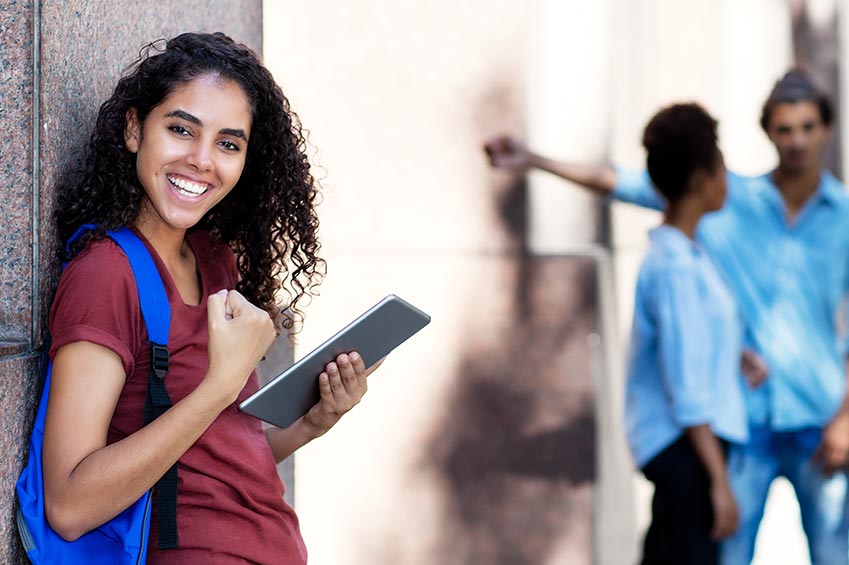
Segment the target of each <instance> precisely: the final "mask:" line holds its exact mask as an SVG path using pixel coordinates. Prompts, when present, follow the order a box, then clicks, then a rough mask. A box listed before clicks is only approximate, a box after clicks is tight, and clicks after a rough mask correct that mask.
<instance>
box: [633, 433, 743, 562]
mask: <svg viewBox="0 0 849 565" xmlns="http://www.w3.org/2000/svg"><path fill="white" fill-rule="evenodd" d="M723 448H724V449H726V448H727V445H725V444H723ZM643 474H644V475H645V476H646V478H647V479H648V480H650V481H651V482H652V483H654V489H655V490H654V498H653V499H652V521H651V525H650V526H649V529H648V532H647V533H646V539H645V543H644V544H643V561H642V563H643V565H716V564H717V563H718V562H719V544H718V543H717V542H715V541H713V540H711V538H710V531H711V529H712V528H713V506H712V505H711V501H710V478H709V477H708V474H707V471H706V470H705V468H704V465H703V464H702V462H701V460H700V459H699V457H698V455H697V454H696V451H695V449H693V444H692V443H691V442H690V440H689V438H688V437H687V436H686V435H684V436H681V438H679V439H678V440H677V441H676V442H675V443H673V444H672V445H670V446H669V447H667V448H666V449H664V450H663V451H662V452H660V454H658V455H657V456H656V457H655V458H654V459H652V460H651V461H649V462H648V463H647V464H646V466H645V467H643Z"/></svg>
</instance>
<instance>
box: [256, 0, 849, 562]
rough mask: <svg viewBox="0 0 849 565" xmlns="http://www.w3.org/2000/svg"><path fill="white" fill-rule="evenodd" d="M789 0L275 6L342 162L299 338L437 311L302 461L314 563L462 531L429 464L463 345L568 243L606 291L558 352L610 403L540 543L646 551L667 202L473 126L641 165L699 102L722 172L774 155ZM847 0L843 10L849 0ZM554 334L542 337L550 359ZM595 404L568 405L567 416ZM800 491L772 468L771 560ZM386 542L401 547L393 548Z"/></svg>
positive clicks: (426, 544) (290, 80)
mask: <svg viewBox="0 0 849 565" xmlns="http://www.w3.org/2000/svg"><path fill="white" fill-rule="evenodd" d="M823 1H825V0H823ZM820 3H822V2H820ZM791 4H792V2H790V1H786V2H782V1H778V2H776V1H774V0H745V1H740V0H694V1H690V2H686V3H682V2H680V1H678V0H640V1H639V2H634V1H633V0H602V1H596V2H586V1H579V0H570V1H555V0H535V1H534V2H519V1H515V2H496V3H492V2H483V1H480V2H478V1H473V2H464V3H458V2H453V3H452V2H435V3H434V2H431V3H427V4H422V3H417V2H412V1H400V2H398V1H395V2H373V1H372V2H353V3H345V4H344V5H340V6H337V7H335V9H334V10H333V11H328V10H322V9H320V8H319V7H313V6H310V5H308V4H306V3H301V2H266V5H265V9H266V11H265V22H264V24H265V39H266V43H265V47H266V55H267V57H268V62H269V64H270V66H271V67H272V69H273V71H274V72H275V75H276V76H277V77H278V79H279V80H280V82H281V83H282V84H283V86H284V89H286V90H287V93H288V94H289V95H290V98H291V99H292V101H293V103H294V105H295V108H296V109H297V110H298V111H299V112H300V113H301V115H302V117H303V119H304V122H305V123H306V125H307V127H308V129H311V130H312V131H313V135H312V141H313V142H314V143H315V145H316V146H317V147H318V154H317V156H316V157H317V162H318V163H320V165H321V166H322V167H323V168H322V169H320V170H321V171H326V177H325V178H324V184H325V186H326V188H327V191H326V202H325V203H324V205H323V206H322V208H321V212H320V214H321V218H322V221H323V224H322V225H323V228H322V233H323V236H324V241H325V243H326V252H327V256H328V258H329V260H330V265H331V271H330V277H329V279H328V282H327V285H326V286H325V288H324V292H323V296H322V297H321V298H319V299H318V300H316V302H315V304H314V305H313V306H312V307H311V308H310V311H309V313H308V325H307V328H306V330H305V332H304V334H303V338H302V344H303V347H302V349H301V350H300V351H301V352H303V351H305V350H306V349H308V348H309V346H310V345H312V344H314V343H317V342H318V341H320V340H321V339H322V338H323V337H325V336H326V335H327V334H328V333H330V332H331V331H332V329H333V328H335V327H336V326H338V325H339V324H341V323H343V322H344V321H345V320H347V319H348V318H349V317H350V316H352V315H354V314H356V313H357V312H358V311H360V310H362V309H363V308H365V307H366V306H368V305H370V304H371V303H372V302H374V301H375V300H377V299H378V298H379V297H380V296H382V295H383V294H384V293H385V292H388V291H394V292H398V293H399V294H401V295H402V296H406V297H408V298H409V299H410V300H411V301H413V302H414V303H417V304H419V305H420V306H421V307H422V308H424V309H425V310H427V311H429V312H430V313H431V314H432V315H433V316H434V322H433V324H432V325H431V326H430V327H429V328H428V329H427V330H426V332H425V333H423V334H421V335H419V336H417V337H416V338H414V339H413V341H411V342H410V343H408V344H407V345H405V346H404V347H403V348H402V349H400V350H399V351H397V352H396V353H395V354H393V356H392V357H391V358H390V360H389V361H388V362H387V365H386V366H385V367H384V368H383V369H381V372H380V373H378V374H377V375H375V378H374V382H373V386H372V390H371V392H370V393H369V396H368V397H367V399H366V400H365V401H364V403H363V406H361V407H360V408H358V410H357V411H356V412H354V413H352V414H350V415H349V416H346V418H345V420H344V421H343V424H342V425H341V426H340V428H338V429H337V430H334V431H333V432H332V433H331V434H330V436H329V437H327V438H324V439H322V440H321V441H319V442H316V443H315V444H314V445H311V446H308V447H307V448H306V449H304V450H303V452H302V453H300V454H299V456H298V457H299V459H298V468H297V487H296V491H297V493H296V494H297V500H298V511H299V514H300V515H301V517H302V520H303V527H304V533H305V535H306V537H307V542H308V544H309V546H310V548H311V550H312V555H313V562H315V563H319V564H321V563H368V562H369V559H374V558H375V556H376V555H379V556H380V558H381V559H384V560H385V562H387V563H389V562H392V563H426V562H430V561H429V559H432V558H433V556H434V555H435V554H434V553H433V551H434V544H438V543H439V542H440V540H443V541H444V540H445V539H446V538H445V537H441V535H442V534H441V525H440V521H442V522H446V523H448V524H453V523H454V522H453V521H452V520H453V518H452V517H451V509H452V508H455V507H454V506H452V505H451V501H450V500H448V499H447V494H446V493H450V492H451V491H450V490H446V489H445V488H442V486H444V485H441V484H440V481H441V480H442V479H440V476H439V474H438V473H434V472H433V469H432V467H429V464H431V463H432V459H431V458H436V455H433V454H429V453H428V451H427V448H428V446H431V447H432V446H433V445H434V442H433V434H434V427H435V426H437V425H438V424H439V423H441V422H445V421H446V420H445V418H444V412H445V411H446V410H456V409H458V408H456V406H457V405H456V404H455V403H453V400H452V399H454V398H455V396H456V394H455V393H456V390H457V387H458V381H460V382H462V380H463V379H464V378H465V377H466V374H465V373H464V370H465V368H466V367H467V364H466V363H467V361H468V359H469V356H470V355H471V357H472V358H474V359H477V360H478V361H479V362H480V361H481V360H482V361H483V363H485V362H486V359H487V356H489V357H490V358H491V357H492V356H493V351H503V350H504V349H505V348H506V346H505V341H504V339H503V336H504V335H505V327H506V328H507V331H508V332H509V330H510V328H513V331H514V332H515V331H516V328H517V327H523V326H520V325H517V324H515V323H514V322H515V320H516V316H517V315H518V314H517V312H518V311H517V310H516V308H517V305H518V304H519V303H520V302H521V300H522V299H521V298H519V299H517V298H516V296H521V295H516V294H515V291H516V289H524V291H525V293H526V294H525V295H527V292H528V289H531V288H536V285H538V284H539V281H540V280H545V279H544V277H543V278H541V279H528V278H527V273H528V272H531V271H532V269H531V270H529V269H528V268H527V264H528V262H529V259H531V258H539V259H545V258H551V257H558V258H562V257H567V258H570V259H569V261H571V263H570V265H571V266H570V267H569V268H566V267H565V266H563V267H562V270H561V271H558V272H560V276H561V277H562V278H563V280H566V281H567V282H568V283H569V284H567V287H569V288H571V287H572V286H573V285H576V284H578V285H579V284H583V285H585V286H587V287H591V288H592V289H593V292H594V294H593V295H592V300H593V301H594V306H593V308H591V309H590V310H591V311H592V313H591V318H592V320H591V321H590V322H589V323H587V324H586V325H585V326H581V328H582V331H587V332H589V333H588V334H587V336H586V337H587V340H588V341H586V342H585V346H583V347H577V346H576V345H575V344H574V342H571V341H568V340H567V341H564V342H563V344H562V349H563V350H568V351H573V352H578V353H575V354H576V355H577V356H576V357H574V358H570V360H568V361H565V362H564V363H563V365H559V366H558V367H557V368H556V369H557V371H556V372H557V373H558V374H559V375H560V376H561V378H564V379H568V378H569V377H570V376H572V375H574V373H575V371H576V370H586V373H585V374H584V375H583V378H584V379H585V380H586V381H588V382H589V383H590V385H591V386H592V387H594V391H595V395H594V396H593V395H592V393H590V395H591V396H590V397H588V400H587V402H589V403H590V404H591V405H592V406H594V410H595V420H594V424H595V428H594V434H595V435H594V436H593V437H594V438H595V439H594V446H595V447H594V449H593V448H590V449H588V450H586V451H585V452H582V453H583V456H585V457H591V458H592V459H593V461H594V463H595V466H594V468H593V476H592V485H593V486H592V487H591V488H590V490H591V492H590V493H584V495H585V496H588V497H589V499H591V505H592V507H593V508H594V515H593V516H591V517H588V516H586V515H584V514H582V513H581V511H578V512H577V513H575V514H568V513H567V514H565V515H558V518H559V519H562V520H564V521H565V523H563V524H562V525H561V528H562V531H561V532H559V533H560V535H561V543H560V544H559V545H558V546H557V547H553V548H549V550H548V551H547V552H546V553H545V555H546V558H545V559H546V560H545V561H544V562H546V563H581V562H589V561H592V562H595V563H612V564H616V565H619V564H621V563H627V562H632V561H633V560H634V559H636V556H637V553H638V551H639V549H638V546H639V540H640V537H641V535H642V530H643V528H644V527H645V525H646V524H647V520H648V510H649V507H648V504H649V498H650V495H651V491H650V488H649V486H648V485H647V483H646V482H645V481H643V480H642V479H641V478H640V477H639V475H638V474H637V473H635V472H633V470H632V468H631V463H630V460H629V459H628V456H627V453H626V452H625V450H624V445H623V441H622V430H621V427H620V424H619V421H620V420H619V419H620V418H621V415H620V412H621V391H622V360H623V359H624V355H625V348H626V345H627V336H628V333H629V329H630V321H631V309H632V306H633V298H632V296H633V285H634V279H635V275H636V270H637V267H638V265H639V261H640V259H641V257H642V254H643V252H644V249H645V242H646V237H645V233H646V231H647V230H648V229H649V228H650V227H652V226H654V225H656V223H657V222H658V221H659V215H658V214H656V213H654V212H647V211H643V210H637V209H635V208H633V207H630V206H628V205H622V204H613V205H611V206H610V207H609V209H607V208H604V207H603V206H602V204H603V203H601V202H599V201H598V200H597V199H594V198H591V197H588V196H587V195H585V194H583V193H582V192H581V191H580V190H579V189H577V188H575V187H570V186H568V185H567V184H566V183H564V182H561V181H558V180H556V179H553V178H551V177H549V176H546V175H543V174H531V175H529V178H528V179H527V183H526V184H522V183H521V179H518V178H516V177H513V176H510V175H508V174H504V173H500V172H493V171H491V170H489V169H488V168H487V166H486V164H485V162H484V161H483V159H482V156H481V153H480V149H479V142H480V140H481V139H482V138H484V137H486V136H488V135H491V134H495V133H500V132H506V131H511V132H516V133H520V134H521V135H523V136H524V137H525V138H526V139H528V140H529V143H530V144H531V145H532V146H533V147H535V148H536V149H539V150H541V151H542V152H545V153H548V154H550V155H553V156H556V157H559V158H563V159H570V160H606V161H609V162H614V163H618V164H621V165H625V166H641V164H642V162H643V158H644V157H643V153H642V150H641V148H640V146H639V140H640V134H641V131H642V128H643V126H644V124H645V122H646V121H647V120H648V118H649V117H650V116H651V115H652V113H654V111H656V110H657V109H658V107H659V106H661V105H663V104H668V103H671V102H673V101H680V100H697V101H699V102H701V103H703V104H704V105H705V106H706V107H707V108H708V109H709V110H710V111H711V112H712V113H713V114H714V115H715V116H717V117H718V118H719V120H720V136H721V146H722V148H723V151H724V152H725V156H726V161H727V163H728V165H729V167H731V168H732V169H734V170H735V171H737V172H740V173H744V174H757V173H760V172H762V171H764V170H766V169H768V168H769V167H771V166H772V165H773V164H774V162H775V156H774V153H773V151H772V148H771V146H770V145H769V143H768V142H767V140H766V139H765V137H764V136H763V134H762V132H761V131H760V129H759V126H758V123H757V120H758V116H759V111H760V104H761V102H762V100H763V98H764V97H765V96H766V95H767V93H768V91H769V89H770V88H771V86H772V84H773V82H774V81H775V80H776V79H777V78H778V77H779V76H780V75H781V74H782V73H783V72H784V70H785V69H786V68H787V66H788V65H789V64H790V61H791V56H792V49H791V33H790V30H791V12H790V9H791ZM809 4H811V5H813V4H817V2H810V3H809ZM839 4H840V6H841V9H845V6H846V2H845V0H843V1H841V2H839ZM843 35H844V36H845V31H844V32H843ZM844 44H845V42H844ZM844 74H845V73H844ZM843 90H844V91H845V92H849V88H846V87H845V84H844V89H843ZM845 160H846V158H845V157H844V161H845ZM608 213H609V218H610V224H609V225H610V231H609V233H604V230H603V229H602V228H603V227H604V224H603V219H604V218H605V215H606V214H608ZM604 241H609V245H607V244H602V242H604ZM523 249H524V250H525V251H524V252H522V250H523ZM579 257H583V258H585V259H586V258H589V259H588V261H589V264H592V267H591V268H589V271H592V273H593V277H592V280H590V279H587V278H586V277H585V278H581V275H578V274H576V272H578V271H580V269H577V271H576V270H575V269H576V268H575V265H579V264H581V263H580V260H579V259H578V258H579ZM585 272H588V271H585ZM547 288H548V289H549V291H550V292H551V293H552V294H554V293H557V292H561V293H562V291H558V290H556V287H555V286H553V285H549V286H548V287H547ZM511 292H512V293H514V294H513V295H512V296H511V295H510V293H511ZM531 294H533V292H531ZM547 299H548V300H551V299H552V298H551V296H550V295H547ZM520 310H521V309H520ZM552 311H553V312H559V313H560V314H561V315H562V314H563V313H567V314H568V313H571V314H575V315H577V314H579V313H580V312H582V311H583V310H581V309H580V308H578V309H574V310H569V308H568V307H566V309H560V310H558V309H556V308H554V309H553V310H552ZM548 314H549V315H552V313H551V312H549V313H548ZM537 315H539V316H541V317H542V318H544V317H545V316H543V315H542V314H541V313H538V314H537ZM578 317H580V316H578ZM490 324H491V325H490ZM511 324H512V325H511ZM508 335H509V334H508ZM520 339H521V336H520V335H516V334H514V335H513V341H514V342H515V343H520ZM587 344H591V345H587ZM529 347H530V349H534V344H533V343H531V344H530V346H529ZM545 347H546V346H545V344H544V343H539V349H540V351H544V352H546V354H548V353H549V352H548V351H547V350H545ZM508 349H509V348H508ZM511 351H513V350H511ZM533 354H534V353H533V351H525V352H523V353H522V354H521V355H520V357H522V355H527V357H528V359H530V358H532V357H533ZM581 355H583V357H581ZM586 359H590V360H593V359H594V361H590V362H589V364H587V363H588V362H587V361H586ZM526 361H527V359H525V358H524V357H522V358H521V359H519V360H518V361H517V360H516V359H513V360H512V362H515V363H516V364H517V365H521V364H522V363H523V362H526ZM492 371H493V373H498V371H499V367H492ZM505 374H513V373H510V371H506V372H505ZM547 382H548V381H547ZM550 382H551V383H557V382H558V381H556V379H555V380H552V381H550ZM547 386H556V384H549V385H547ZM493 389H494V390H496V391H499V390H500V391H501V393H500V394H506V393H505V392H504V391H503V390H502V389H499V388H497V387H496V386H494V385H493ZM508 398H509V396H508ZM459 409H462V408H459ZM581 409H582V406H580V405H569V404H568V403H565V404H563V405H562V407H561V411H562V413H563V414H570V413H575V412H579V411H580V410H581ZM570 411H571V412H570ZM544 419H545V417H543V420H544ZM447 432H450V433H458V432H457V431H456V430H446V433H447ZM479 433H481V434H483V435H484V436H486V434H487V431H486V430H485V429H483V430H480V432H479ZM447 440H448V438H446V441H447ZM497 440H498V435H497V434H493V438H492V441H497ZM564 449H565V448H564ZM437 451H438V450H437ZM467 455H468V457H475V456H478V455H479V454H478V453H477V452H474V451H473V450H470V452H469V453H468V454H467ZM516 488H520V489H521V488H532V487H529V486H528V485H527V484H522V485H520V486H517V487H516ZM571 496H577V497H578V498H568V497H567V498H563V499H557V500H556V501H554V502H553V504H549V505H546V504H544V503H540V506H539V514H540V515H545V514H546V513H548V512H551V510H550V507H551V506H557V505H561V506H563V505H565V506H569V505H570V504H573V503H575V501H576V500H580V496H581V494H577V495H575V493H572V495H571ZM564 501H570V502H564ZM463 502H464V503H465V502H466V501H465V500H464V501H463ZM549 502H551V501H549ZM585 502H586V500H585ZM794 504H795V502H794V501H793V497H792V492H790V491H789V487H788V485H787V484H786V483H784V482H780V481H779V482H777V483H776V485H775V486H774V488H773V493H772V495H771V497H770V501H769V506H768V511H767V516H766V518H765V521H764V524H763V528H762V533H761V536H760V537H759V540H758V553H757V555H756V563H760V564H765V563H778V562H793V563H804V562H805V560H806V555H805V551H806V547H805V542H804V538H803V537H802V536H801V534H800V530H799V523H798V517H797V513H796V511H795V509H794ZM455 506H456V505H455ZM577 507H580V505H578V506H577ZM580 508H583V507H580ZM455 509H456V508H455ZM563 516H567V517H566V518H563ZM504 523H505V522H498V523H497V524H500V525H503V524H504ZM570 527H571V528H573V529H570ZM574 528H591V529H593V530H594V532H593V536H594V537H593V539H592V544H593V548H592V550H591V551H589V552H587V551H585V549H586V548H584V549H583V550H582V549H579V550H578V553H576V554H575V553H570V551H575V548H576V547H577V548H582V547H583V546H584V545H585V544H586V543H587V539H588V538H587V537H586V536H584V535H582V534H577V533H575V530H574ZM503 535H504V536H507V535H509V532H504V533H503ZM379 543H385V544H387V547H388V548H389V549H388V550H387V551H386V552H384V553H381V552H379V551H377V550H376V549H374V548H376V547H378V546H379ZM470 547H471V549H470ZM475 549H477V550H479V551H484V548H481V547H477V548H476V547H474V546H469V544H466V545H464V546H463V547H461V548H460V549H459V550H458V553H459V554H461V555H462V556H465V558H466V561H463V557H461V558H458V561H457V562H468V563H474V562H480V561H475V559H474V558H473V557H472V556H473V555H475V554H474V550H475ZM582 551H583V552H582ZM393 559H394V560H393ZM788 559H789V560H790V561H787V560H788ZM782 560H783V561H782ZM372 562H381V561H379V560H378V561H372ZM493 562H495V561H493ZM507 562H510V561H507ZM512 562H521V561H516V560H514V561H512Z"/></svg>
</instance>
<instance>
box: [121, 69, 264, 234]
mask: <svg viewBox="0 0 849 565" xmlns="http://www.w3.org/2000/svg"><path fill="white" fill-rule="evenodd" d="M250 133H251V107H250V102H249V101H248V97H247V95H246V94H245V92H244V91H243V90H242V88H241V87H240V86H239V85H238V84H236V83H235V82H233V81H231V80H227V79H222V78H220V77H218V76H215V75H205V76H201V77H199V78H196V79H193V80H191V81H190V82H187V83H185V84H183V85H181V86H179V87H178V88H177V89H175V90H174V92H173V93H172V94H171V95H170V96H168V97H167V98H165V99H164V100H163V101H162V102H161V103H160V104H159V105H158V106H156V107H155V108H154V109H153V110H151V112H150V113H149V114H148V115H147V117H146V118H145V120H144V122H139V119H138V116H137V114H136V112H135V109H131V110H130V111H129V112H128V113H127V125H126V129H125V132H124V138H125V142H126V145H127V149H128V150H129V151H131V152H132V153H135V154H136V174H137V175H138V178H139V181H140V183H141V186H142V187H143V188H144V191H145V194H146V195H147V197H148V198H147V199H146V200H145V201H143V202H142V206H141V210H140V212H139V217H138V218H137V219H136V223H137V224H138V225H139V226H144V227H145V231H146V232H147V231H148V229H149V230H150V231H155V230H156V229H159V228H166V229H170V230H175V231H185V230H186V229H188V228H190V227H192V226H193V225H195V224H197V223H198V222H199V221H200V220H201V218H203V217H204V215H205V214H206V213H207V212H208V211H209V210H210V209H211V208H212V207H213V206H215V205H216V204H217V203H218V202H220V201H221V200H222V199H223V198H224V197H225V196H227V194H228V193H229V192H230V190H232V189H233V187H234V186H235V185H236V183H237V182H238V180H239V177H240V176H241V175H242V170H243V169H244V167H245V156H246V155H247V149H248V140H249V138H250Z"/></svg>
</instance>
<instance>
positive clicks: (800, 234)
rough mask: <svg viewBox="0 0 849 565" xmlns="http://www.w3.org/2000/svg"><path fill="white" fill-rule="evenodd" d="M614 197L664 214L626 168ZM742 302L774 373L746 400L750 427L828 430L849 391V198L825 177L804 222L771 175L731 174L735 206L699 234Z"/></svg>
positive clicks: (750, 331)
mask: <svg viewBox="0 0 849 565" xmlns="http://www.w3.org/2000/svg"><path fill="white" fill-rule="evenodd" d="M617 172H618V176H617V186H616V187H615V189H614V191H613V196H614V198H617V199H619V200H623V201H626V202H632V203H635V204H639V205H642V206H647V207H652V208H656V209H661V208H662V207H663V201H662V199H661V198H660V197H659V195H658V194H657V193H656V192H655V191H654V189H653V187H652V185H651V181H650V179H649V177H648V174H646V173H645V172H634V171H624V170H619V171H617ZM697 240H698V241H699V242H700V243H701V244H702V245H703V246H704V247H705V249H706V250H707V252H708V253H709V254H710V256H711V257H712V259H713V260H714V263H715V264H716V265H717V267H718V268H719V270H720V272H721V274H722V275H723V277H724V278H725V280H726V282H727V283H728V285H729V287H730V288H731V290H732V292H733V293H734V295H735V297H736V298H737V303H738V306H739V308H740V311H741V313H742V315H743V317H744V320H745V322H746V326H747V331H746V343H747V345H748V346H750V347H752V348H753V349H755V350H756V351H758V352H759V353H760V354H761V355H762V356H763V358H764V360H765V361H766V363H767V365H768V366H769V377H768V379H767V381H766V383H765V384H764V385H763V386H761V387H759V388H757V389H754V390H748V389H747V394H746V401H747V411H748V414H749V420H750V421H751V422H753V423H756V424H759V425H765V426H769V427H771V428H772V429H774V430H795V429H800V428H805V427H810V426H814V427H822V426H824V425H825V424H826V423H827V422H828V421H829V420H830V419H831V418H832V417H833V416H834V414H835V412H836V411H837V409H838V408H839V406H840V403H841V401H842V399H843V395H844V392H845V382H846V377H845V370H844V365H843V358H844V355H845V353H846V350H847V348H846V344H845V343H841V342H840V340H839V337H838V329H837V323H836V321H837V317H838V311H839V309H840V306H841V302H842V301H843V299H844V297H845V296H846V294H847V289H849V195H847V193H846V190H845V188H844V186H843V185H842V184H841V183H840V182H839V181H838V180H837V179H835V178H834V177H833V176H832V175H831V174H829V173H828V172H826V171H824V172H823V174H822V175H821V178H820V184H819V187H818V188H817V191H816V193H814V194H813V195H812V196H811V197H810V198H809V200H808V201H807V202H806V203H805V205H804V207H803V208H802V210H801V211H800V212H799V213H798V215H797V216H796V218H795V220H794V221H793V222H792V223H791V222H788V220H787V209H786V207H785V204H784V200H783V198H782V196H781V193H780V192H779V190H778V188H777V187H776V186H775V184H774V183H773V182H772V175H771V173H769V174H765V175H763V176H759V177H752V178H749V177H742V176H739V175H735V174H733V173H729V174H728V198H727V200H726V203H725V206H724V207H723V208H722V209H721V210H719V211H718V212H714V213H712V214H709V215H707V216H705V217H704V218H703V219H702V221H701V223H700V225H699V230H698V233H697Z"/></svg>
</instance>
